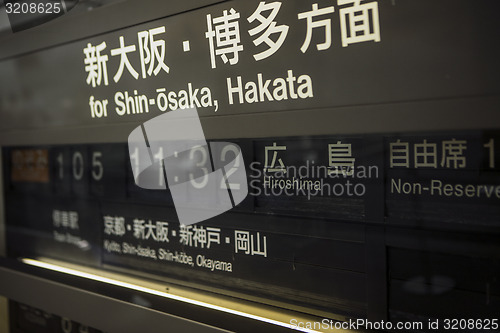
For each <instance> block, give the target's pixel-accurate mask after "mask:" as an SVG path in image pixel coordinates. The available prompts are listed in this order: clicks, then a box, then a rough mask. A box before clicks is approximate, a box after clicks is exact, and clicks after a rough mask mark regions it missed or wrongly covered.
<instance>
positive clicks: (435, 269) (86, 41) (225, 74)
mask: <svg viewBox="0 0 500 333" xmlns="http://www.w3.org/2000/svg"><path fill="white" fill-rule="evenodd" d="M85 6H90V7H91V6H92V4H86V3H85V2H82V3H79V4H77V5H76V6H75V8H74V9H72V10H71V11H69V12H68V13H67V14H64V15H62V16H60V17H58V18H56V19H54V20H52V21H50V22H48V23H45V24H42V25H40V26H39V27H37V28H32V29H27V30H26V31H22V32H17V33H15V34H13V35H12V37H9V38H10V41H11V42H12V43H13V44H12V45H17V49H16V48H14V47H7V48H6V49H5V50H4V51H3V52H0V59H1V60H0V73H1V75H0V117H1V119H2V121H1V122H0V145H1V152H2V158H1V162H2V171H3V174H2V175H1V176H2V179H3V201H4V212H3V213H4V220H5V222H4V224H5V244H6V256H5V257H6V258H4V259H5V264H2V265H4V266H5V267H10V266H12V267H20V266H19V265H20V264H19V263H17V261H21V262H24V263H25V264H29V263H32V265H35V266H40V267H49V266H50V265H52V266H50V267H56V266H57V267H65V265H68V267H73V268H72V269H71V271H72V272H74V271H75V270H76V269H75V268H74V267H80V268H82V269H83V271H85V269H89V270H92V271H95V270H97V271H99V272H101V273H102V274H107V273H109V274H121V276H125V277H130V278H132V279H135V280H134V281H151V280H154V281H155V283H160V284H161V283H164V284H165V285H174V286H177V287H179V288H188V289H190V290H196V291H198V292H200V293H213V294H215V295H222V296H221V297H231V298H234V299H237V300H242V301H251V302H255V303H256V304H261V305H262V307H266V308H267V307H270V308H275V309H285V310H287V311H296V312H297V313H302V314H305V315H308V316H316V317H317V318H320V319H318V321H319V323H318V322H313V321H300V320H298V319H294V318H293V316H291V317H287V319H286V320H283V319H280V320H278V321H279V322H280V323H281V324H282V325H281V328H289V329H299V330H305V331H308V330H309V331H314V330H316V331H318V330H319V331H320V330H325V329H329V328H339V327H340V328H344V329H345V328H347V326H343V324H346V323H355V325H354V324H353V325H354V326H349V327H348V328H350V329H357V330H362V329H383V330H404V331H408V332H417V331H418V332H420V331H422V332H431V331H435V330H437V329H443V330H448V329H450V330H451V329H486V330H488V332H495V331H496V332H498V331H500V328H499V326H498V324H499V323H498V320H499V318H498V313H500V282H499V281H500V242H499V239H500V238H499V236H500V115H499V113H498V110H499V107H500V81H499V77H500V64H499V62H498V59H499V58H500V48H499V47H498V46H497V45H496V43H495V41H496V40H498V37H500V24H499V23H498V20H497V10H498V9H500V6H499V4H498V3H497V2H496V1H493V0H491V1H487V0H484V1H481V2H476V1H470V0H468V1H466V0H460V1H459V0H453V1H452V0H441V1H415V0H379V1H372V0H364V1H360V0H337V1H322V0H318V1H274V2H271V1H262V2H259V1H224V2H220V3H219V2H213V3H212V2H211V1H200V2H197V3H186V4H182V5H180V4H177V5H172V7H171V8H169V6H170V5H169V4H162V3H160V2H156V1H148V2H145V4H144V6H145V7H147V8H149V9H145V11H144V13H142V14H137V15H138V16H137V17H135V19H133V20H131V21H120V20H119V19H116V20H115V19H113V18H111V16H110V17H109V20H110V22H105V20H104V21H103V17H108V16H107V15H109V14H110V13H118V18H120V19H121V18H126V17H134V15H133V13H134V8H136V7H134V6H136V4H134V2H133V1H126V2H123V3H122V2H113V1H110V2H109V4H108V5H107V6H103V7H95V8H93V10H92V11H89V10H83V9H80V10H79V8H84V9H85V8H87V7H85ZM141 15H142V16H141ZM81 23H86V24H87V25H88V26H89V29H90V30H89V31H88V32H83V31H80V30H79V29H77V25H78V24H81ZM63 27H67V30H66V31H60V32H58V31H56V32H54V31H53V29H54V28H57V29H59V28H61V29H62V28H63ZM51 29H52V30H51ZM57 29H56V30H57ZM47 31H50V32H51V35H50V36H51V37H47V35H46V34H45V32H47ZM33 37H40V40H38V41H34V42H33V44H31V45H29V44H27V45H26V44H25V45H21V42H23V41H27V40H29V39H33ZM4 259H3V260H4ZM9 262H10V263H11V264H8V263H9ZM13 262H16V263H13ZM9 265H10V266H9ZM44 265H45V266H44ZM47 265H48V266H47ZM54 265H55V266H54ZM33 274H34V273H33ZM44 274H45V273H44ZM49 275H50V274H49ZM49 275H44V276H45V278H47V279H49V280H51V281H55V282H59V283H69V282H68V281H67V280H66V278H62V277H61V276H60V275H57V274H55V275H50V276H49ZM81 276H83V277H85V274H83V275H81ZM71 283H75V284H77V285H78V286H79V287H81V284H79V283H80V282H79V280H74V281H73V280H72V282H71ZM71 283H69V284H70V285H71ZM144 283H146V282H144ZM137 284H139V285H140V284H141V282H137ZM115 287H116V286H115ZM115 287H109V288H108V287H106V286H101V285H99V286H98V287H97V286H96V287H95V288H96V290H94V289H93V287H90V286H87V287H83V289H85V288H87V291H91V292H97V293H102V294H103V295H106V296H110V297H117V298H118V299H122V300H124V301H125V302H131V303H134V304H138V305H139V306H141V305H142V306H145V307H151V308H153V309H156V308H155V307H154V306H148V305H144V304H149V303H148V302H146V303H144V302H142V301H141V302H142V303H141V302H135V301H130V299H129V298H127V297H126V296H123V297H122V296H120V297H122V298H120V297H118V296H116V295H117V292H115V289H113V288H115ZM167 290H168V288H167ZM8 296H9V298H12V299H13V300H12V301H11V302H10V308H11V315H10V318H11V322H13V323H17V324H16V325H18V331H19V332H24V331H25V330H26V331H27V332H32V331H33V332H35V331H36V332H41V329H42V328H43V329H44V330H45V331H47V332H49V331H50V332H56V328H51V327H52V326H54V327H56V326H57V330H60V331H61V332H72V329H73V326H74V327H75V328H74V329H75V330H76V329H77V328H76V327H80V328H79V329H80V332H82V329H83V330H84V331H85V332H94V331H95V332H100V330H102V331H106V330H108V329H110V330H113V326H106V327H99V325H98V323H99V322H98V321H95V322H83V323H82V324H80V323H79V322H80V321H81V320H79V319H78V318H70V319H67V318H66V316H65V314H64V313H55V314H49V313H50V312H51V311H50V309H48V311H47V312H46V311H45V310H46V309H42V306H41V305H40V303H36V304H29V302H27V301H26V300H24V299H16V298H15V297H12V296H11V295H8ZM24 303H26V305H25V304H24ZM153 303H154V302H153ZM160 303H161V302H160ZM154 304H157V303H154ZM38 308H41V309H40V310H39V309H38ZM158 309H161V306H160V307H159V308H158ZM158 309H157V310H158ZM234 310H235V311H236V309H234ZM160 311H161V310H160ZM224 311H226V312H227V311H228V310H227V309H226V310H224ZM165 312H167V313H168V311H167V310H165ZM229 313H230V312H229ZM96 316H97V314H96ZM269 316H271V315H269ZM182 317H184V318H187V319H193V320H195V321H197V320H199V321H200V322H202V323H204V324H208V325H212V326H214V327H218V328H221V329H230V330H236V331H244V330H245V329H244V328H241V327H238V328H235V327H232V326H231V327H229V326H225V325H229V324H225V323H224V321H225V320H224V319H222V317H221V319H220V321H219V322H217V320H216V319H211V320H210V321H204V320H206V319H202V318H199V317H196V318H195V317H192V318H190V317H189V315H186V316H184V315H182ZM271 317H272V316H271ZM321 318H323V319H324V320H325V321H322V319H321ZM214 320H215V322H214ZM283 322H284V323H285V324H286V325H285V324H283ZM334 322H335V323H336V324H334ZM61 323H62V324H61ZM419 323H420V324H419ZM464 323H465V324H464ZM316 324H317V325H316ZM51 325H52V326H51ZM61 325H62V326H61ZM65 325H66V326H65ZM335 325H337V326H335ZM388 325H390V326H388ZM398 325H399V326H398ZM419 325H420V326H419ZM464 325H465V326H464ZM467 325H468V326H467ZM478 325H481V327H479V326H478ZM278 326H279V325H278ZM37 327H38V328H37ZM61 327H62V328H61ZM81 327H84V328H81ZM89 327H95V330H94V329H91V328H89ZM110 327H111V328H110ZM37 329H38V331H37ZM73 331H74V330H73ZM13 332H14V330H13ZM15 332H17V331H15Z"/></svg>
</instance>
